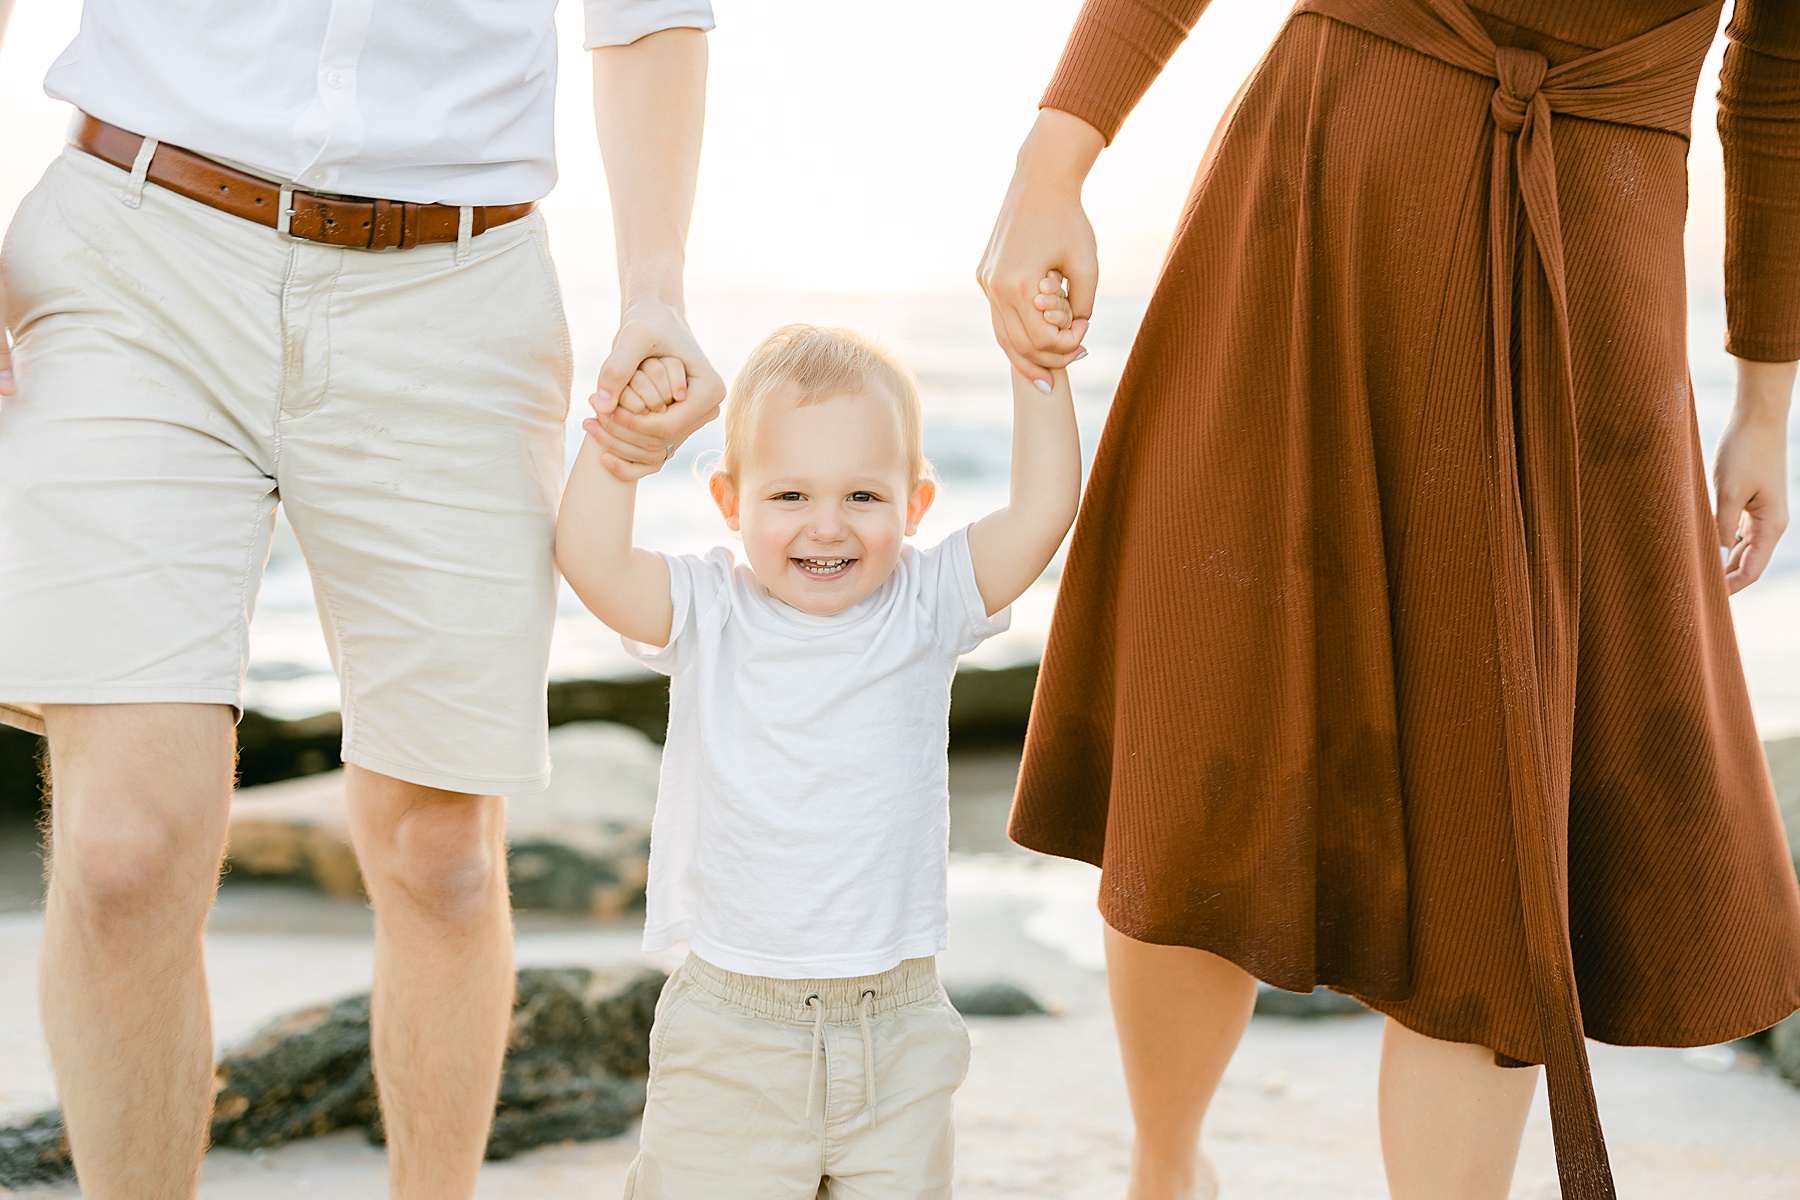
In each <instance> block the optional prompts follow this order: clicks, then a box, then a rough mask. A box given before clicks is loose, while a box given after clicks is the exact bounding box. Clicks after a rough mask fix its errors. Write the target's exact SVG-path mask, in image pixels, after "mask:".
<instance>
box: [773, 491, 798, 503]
mask: <svg viewBox="0 0 1800 1200" xmlns="http://www.w3.org/2000/svg"><path fill="white" fill-rule="evenodd" d="M769 499H771V500H774V501H777V502H779V503H782V504H796V503H799V502H800V501H802V500H805V499H806V494H805V493H804V492H776V493H775V494H774V495H773V496H770V497H769Z"/></svg>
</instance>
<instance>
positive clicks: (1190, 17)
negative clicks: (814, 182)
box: [1038, 0, 1786, 144]
mask: <svg viewBox="0 0 1800 1200" xmlns="http://www.w3.org/2000/svg"><path fill="white" fill-rule="evenodd" d="M1765 2H1766V0H1765ZM1777 2H1781V3H1785V2H1786V0H1777ZM1206 5H1207V0H1087V3H1086V4H1084V5H1083V6H1082V8H1081V15H1080V16H1079V17H1077V18H1076V19H1075V28H1074V30H1073V31H1072V32H1070V34H1069V44H1068V45H1067V46H1065V47H1064V48H1063V55H1062V61H1061V62H1060V63H1058V64H1057V67H1056V74H1055V76H1053V77H1052V78H1051V80H1050V87H1049V90H1047V91H1046V92H1045V93H1044V98H1043V99H1042V100H1041V101H1039V103H1038V106H1039V107H1040V108H1056V109H1061V110H1062V111H1063V112H1066V113H1072V114H1073V115H1075V116H1077V117H1080V118H1081V119H1082V120H1084V121H1086V122H1087V123H1088V124H1089V125H1092V126H1093V127H1094V128H1095V129H1098V130H1099V131H1100V132H1101V134H1102V135H1104V136H1105V138H1106V140H1107V142H1108V143H1109V144H1110V143H1111V142H1112V140H1113V138H1114V137H1115V136H1116V135H1117V134H1118V132H1119V126H1121V125H1123V124H1124V123H1125V117H1126V115H1127V114H1129V113H1130V112H1131V110H1132V109H1133V108H1135V107H1136V106H1137V102H1138V101H1139V100H1141V99H1142V98H1143V95H1144V93H1145V92H1147V91H1149V90H1150V85H1151V84H1152V83H1154V82H1155V80H1156V77H1157V76H1158V75H1159V74H1161V73H1162V69H1163V67H1164V65H1166V64H1167V63H1168V61H1169V56H1170V55H1172V54H1174V53H1175V48H1176V47H1177V46H1179V45H1181V43H1182V40H1183V39H1185V38H1186V37H1187V35H1188V31H1189V30H1191V29H1193V27H1194V22H1195V21H1197V20H1199V19H1200V13H1201V11H1202V10H1203V9H1205V8H1206Z"/></svg>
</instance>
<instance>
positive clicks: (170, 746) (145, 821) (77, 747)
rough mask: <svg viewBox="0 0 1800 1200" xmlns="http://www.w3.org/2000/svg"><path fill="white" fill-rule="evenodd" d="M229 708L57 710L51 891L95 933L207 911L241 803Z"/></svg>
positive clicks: (201, 916) (184, 919) (195, 920)
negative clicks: (234, 796) (235, 806)
mask: <svg viewBox="0 0 1800 1200" xmlns="http://www.w3.org/2000/svg"><path fill="white" fill-rule="evenodd" d="M214 710H217V711H214ZM228 713H229V710H226V709H219V708H218V706H211V705H119V706H93V707H90V708H80V707H73V706H71V707H66V708H62V709H50V710H47V711H46V714H45V715H46V719H47V723H48V725H49V732H50V761H51V838H50V852H51V876H52V891H53V894H54V895H55V896H56V898H57V899H56V902H57V903H60V904H67V905H70V906H72V912H73V915H75V916H76V917H77V919H80V920H82V921H83V922H84V923H91V924H92V925H93V926H94V928H93V930H92V932H93V933H94V934H95V935H96V936H100V937H105V936H107V932H108V931H109V930H117V931H120V932H126V933H128V932H130V931H132V930H135V929H139V928H141V927H142V926H143V925H144V924H145V923H154V924H157V925H168V924H169V923H171V922H173V923H176V924H181V925H185V924H194V925H198V924H199V923H201V922H204V920H205V917H206V913H207V910H208V909H209V908H210V906H211V903H212V896H213V892H214V890H215V888H216V887H217V884H218V875H219V860H220V858H221V856H222V854H223V851H224V840H225V822H226V817H227V814H228V812H229V808H230V804H231V759H232V730H231V724H230V720H229V717H228V715H224V714H228Z"/></svg>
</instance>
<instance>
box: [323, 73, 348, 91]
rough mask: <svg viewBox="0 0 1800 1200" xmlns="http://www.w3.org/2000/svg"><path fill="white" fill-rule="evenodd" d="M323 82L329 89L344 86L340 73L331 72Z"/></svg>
mask: <svg viewBox="0 0 1800 1200" xmlns="http://www.w3.org/2000/svg"><path fill="white" fill-rule="evenodd" d="M325 82H326V84H327V85H328V86H330V87H334V88H341V87H343V86H344V73H343V72H342V71H332V72H330V73H329V74H327V75H326V76H325Z"/></svg>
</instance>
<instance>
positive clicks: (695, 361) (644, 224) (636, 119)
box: [0, 0, 725, 479]
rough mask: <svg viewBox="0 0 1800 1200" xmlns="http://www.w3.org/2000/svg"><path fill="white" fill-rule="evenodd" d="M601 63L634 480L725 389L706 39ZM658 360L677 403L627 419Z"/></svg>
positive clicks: (627, 459) (617, 450) (668, 41)
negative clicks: (698, 258)
mask: <svg viewBox="0 0 1800 1200" xmlns="http://www.w3.org/2000/svg"><path fill="white" fill-rule="evenodd" d="M3 2H5V0H0V3H3ZM593 54H594V125H595V128H596V129H597V130H598V132H599V136H600V153H601V156H602V157H603V158H604V159H605V161H606V182H607V188H608V190H609V191H610V192H611V194H612V209H613V239H614V243H615V245H616V246H617V250H618V259H619V297H620V309H621V311H620V320H619V334H618V337H617V338H615V339H614V341H613V350H612V353H611V354H610V355H609V356H608V357H607V359H606V362H605V363H604V364H602V365H601V368H600V376H599V379H598V381H597V382H596V386H595V391H594V396H593V399H592V404H593V406H594V415H595V417H596V419H598V420H599V421H600V422H601V424H602V426H604V427H606V428H608V429H609V430H612V431H613V432H614V438H613V442H612V444H609V445H608V450H609V452H610V453H611V455H612V456H613V457H614V458H616V459H618V460H620V461H619V466H618V467H616V468H615V470H619V471H622V472H623V473H622V475H621V478H632V479H636V478H640V477H642V476H643V475H647V474H649V473H650V472H651V471H653V470H655V469H656V468H657V467H658V466H660V465H661V464H662V462H663V460H664V458H665V457H666V456H667V453H668V447H670V446H676V445H679V444H680V443H681V442H682V441H683V440H685V439H686V438H687V436H688V435H689V434H691V433H693V432H694V430H696V429H698V428H700V426H702V425H704V424H706V422H707V421H709V420H711V419H712V418H713V417H714V416H715V415H716V414H717V412H718V408H719V402H720V401H721V400H723V399H724V398H725V381H724V380H722V379H721V378H719V373H718V372H717V371H715V370H713V367H712V364H711V363H709V362H708V361H707V360H706V355H705V354H703V353H701V350H700V346H699V344H698V343H697V342H696V341H695V340H694V335H693V332H692V331H691V330H690V329H689V328H688V323H687V314H686V296H685V293H684V290H683V285H682V271H683V268H684V267H685V265H686V261H687V233H688V221H689V219H690V217H691V216H692V214H693V210H694V183H695V179H696V177H697V175H698V173H699V168H700V138H701V131H702V129H703V127H704V125H705V118H706V35H705V34H704V33H703V32H701V31H700V30H698V29H665V30H663V31H661V32H660V33H652V34H650V35H649V36H647V37H642V38H639V39H638V40H637V41H635V42H632V43H631V44H630V45H626V46H602V47H600V48H598V49H596V50H595V51H594V52H593ZM659 357H666V358H678V359H680V360H681V362H682V364H683V365H684V367H685V368H686V372H685V374H686V380H685V386H684V387H683V388H682V389H681V390H680V391H678V392H677V393H676V396H675V399H676V401H678V402H677V403H675V404H671V405H669V406H668V407H667V408H666V409H664V410H663V411H661V412H653V413H649V414H637V413H624V412H618V411H617V406H618V402H619V397H620V396H621V394H622V393H623V391H624V389H625V387H626V385H627V384H628V383H629V381H630V380H631V377H632V375H633V374H634V373H635V372H636V371H637V369H638V366H639V364H640V363H642V362H643V361H644V360H646V359H651V358H659Z"/></svg>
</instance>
